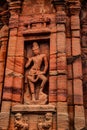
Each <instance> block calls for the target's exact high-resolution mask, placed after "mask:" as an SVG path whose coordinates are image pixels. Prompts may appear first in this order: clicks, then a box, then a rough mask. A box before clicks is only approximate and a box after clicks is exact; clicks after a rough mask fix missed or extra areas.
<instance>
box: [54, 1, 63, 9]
mask: <svg viewBox="0 0 87 130" xmlns="http://www.w3.org/2000/svg"><path fill="white" fill-rule="evenodd" d="M52 3H53V5H54V8H55V9H56V11H59V10H65V0H52Z"/></svg>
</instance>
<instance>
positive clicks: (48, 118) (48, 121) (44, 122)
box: [38, 112, 52, 130]
mask: <svg viewBox="0 0 87 130" xmlns="http://www.w3.org/2000/svg"><path fill="white" fill-rule="evenodd" d="M38 130H52V113H50V112H49V113H46V114H45V117H44V119H42V118H41V117H39V119H38Z"/></svg>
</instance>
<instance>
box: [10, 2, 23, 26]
mask: <svg viewBox="0 0 87 130" xmlns="http://www.w3.org/2000/svg"><path fill="white" fill-rule="evenodd" d="M8 2H9V11H10V14H11V17H10V21H9V25H10V26H9V28H18V19H19V14H20V12H21V4H22V1H21V0H15V1H13V0H9V1H8Z"/></svg>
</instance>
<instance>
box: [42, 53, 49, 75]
mask: <svg viewBox="0 0 87 130" xmlns="http://www.w3.org/2000/svg"><path fill="white" fill-rule="evenodd" d="M44 65H45V66H44V70H43V73H44V74H46V72H47V69H48V60H47V56H46V55H44Z"/></svg>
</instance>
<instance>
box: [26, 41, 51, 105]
mask: <svg viewBox="0 0 87 130" xmlns="http://www.w3.org/2000/svg"><path fill="white" fill-rule="evenodd" d="M48 66H49V39H43V40H42V39H38V40H29V41H25V83H24V90H25V93H24V104H29V105H32V104H39V105H40V104H47V103H48V94H49V67H48Z"/></svg>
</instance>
